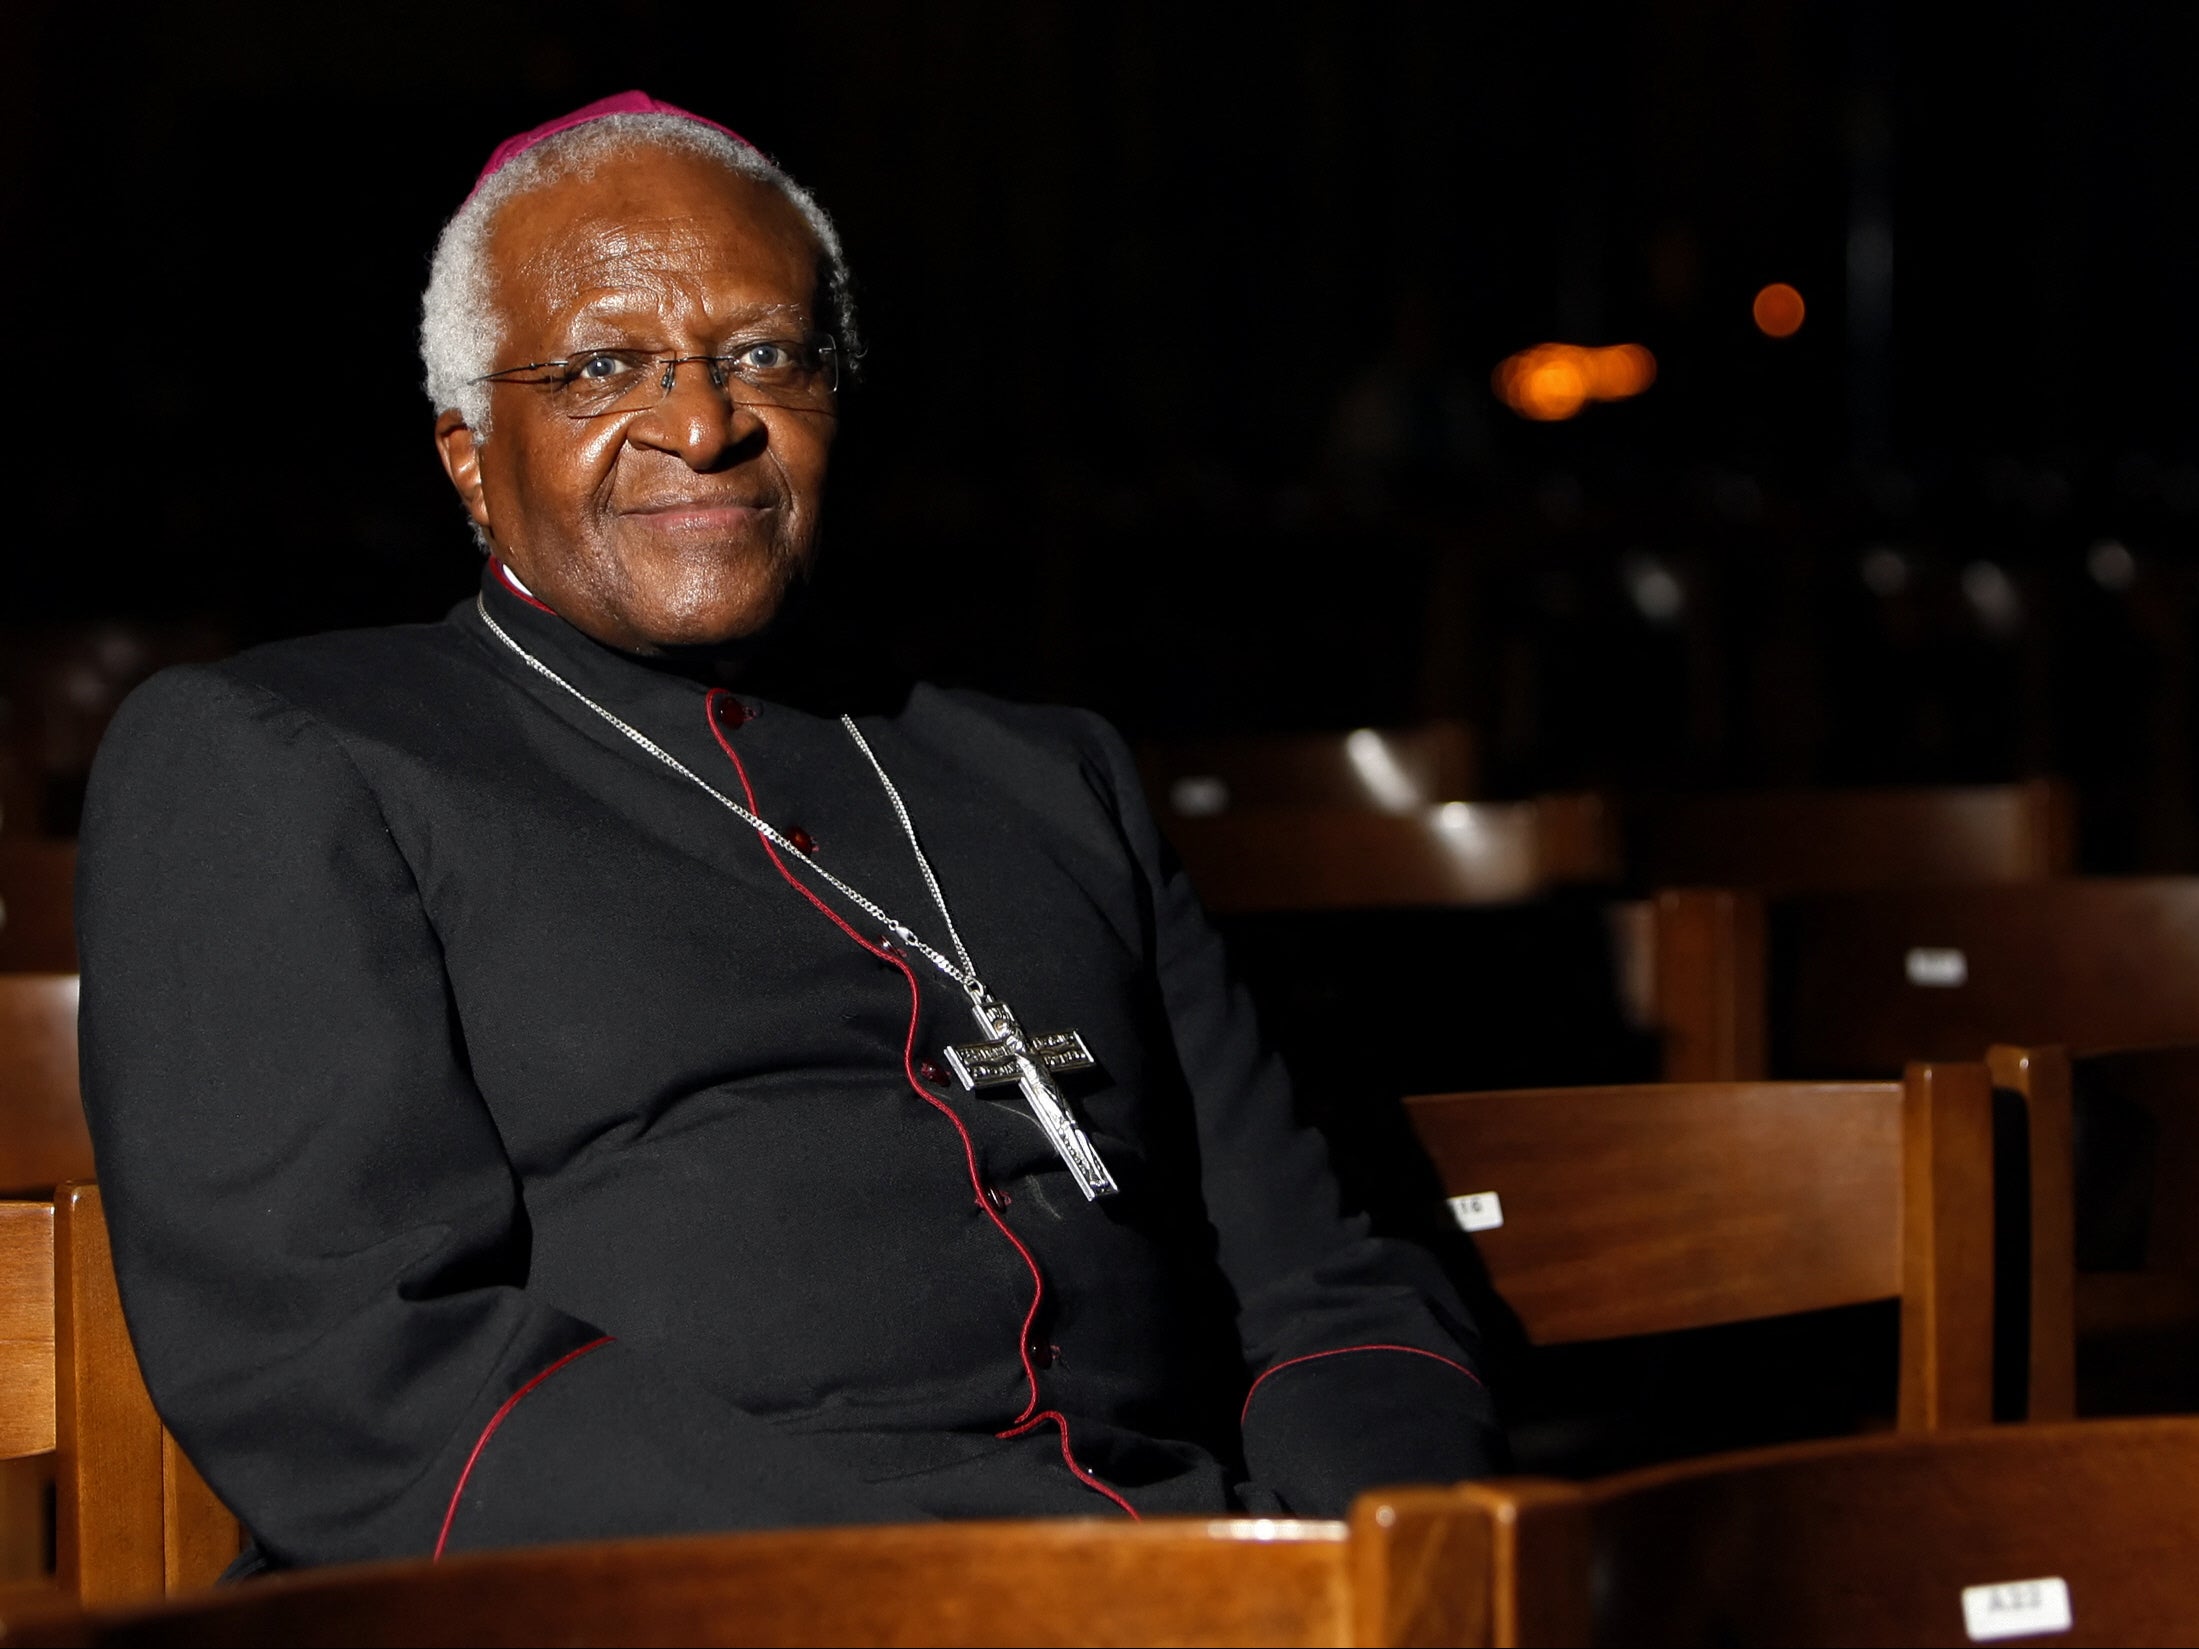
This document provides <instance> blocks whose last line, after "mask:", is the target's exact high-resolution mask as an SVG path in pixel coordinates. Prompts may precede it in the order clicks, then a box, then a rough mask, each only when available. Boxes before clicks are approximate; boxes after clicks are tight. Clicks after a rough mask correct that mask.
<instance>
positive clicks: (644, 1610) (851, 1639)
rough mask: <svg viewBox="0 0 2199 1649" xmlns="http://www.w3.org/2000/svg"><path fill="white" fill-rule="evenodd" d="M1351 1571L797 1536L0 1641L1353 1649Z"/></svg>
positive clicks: (1085, 1543) (1319, 1564)
mask: <svg viewBox="0 0 2199 1649" xmlns="http://www.w3.org/2000/svg"><path fill="white" fill-rule="evenodd" d="M1351 1556H1352V1547H1351V1545H1350V1543H1349V1542H1348V1541H1347V1540H1346V1538H1345V1526H1344V1525H1343V1524H1341V1523H1302V1522H1289V1521H1282V1520H1272V1519H1251V1518H1214V1519H1211V1520H1210V1519H1206V1518H1154V1519H1150V1520H1148V1521H1146V1522H1143V1523H1127V1522H1123V1521H1120V1520H1117V1521H1113V1522H1103V1521H1099V1520H1086V1519H1081V1518H1080V1519H1048V1520H1043V1521H1032V1522H1019V1523H937V1524H926V1525H921V1526H915V1527H889V1528H868V1529H865V1528H848V1529H802V1530H787V1531H784V1532H775V1533H767V1534H744V1535H719V1536H713V1537H702V1538H680V1539H668V1540H637V1541H616V1542H606V1543H603V1544H600V1545H588V1546H563V1547H555V1546H553V1547H536V1548H533V1549H531V1550H523V1551H509V1552H490V1553H469V1554H467V1555H464V1556H460V1557H454V1558H451V1559H449V1560H447V1561H445V1562H443V1563H440V1564H428V1563H421V1562H414V1563H390V1564H371V1565H359V1566H356V1567H345V1568H332V1569H322V1570H318V1571H307V1572H303V1573H299V1574H293V1575H276V1576H271V1577H268V1578H265V1579H260V1580H255V1581H253V1582H252V1583H251V1584H250V1585H248V1586H238V1587H234V1588H229V1589H225V1590H223V1591H220V1592H216V1593H212V1594H209V1595H207V1596H204V1597H201V1598H197V1599H194V1600H191V1601H189V1602H179V1603H175V1604H171V1605H168V1606H166V1607H163V1608H156V1609H152V1610H148V1611H144V1612H141V1613H137V1614H134V1615H128V1616H120V1617H111V1618H109V1619H106V1620H101V1619H98V1618H94V1619H92V1620H88V1621H86V1620H70V1619H66V1618H63V1619H58V1620H48V1621H45V1622H37V1621H35V1620H28V1621H25V1622H24V1623H23V1624H22V1625H19V1626H17V1627H15V1628H13V1629H11V1630H10V1631H8V1632H7V1634H6V1636H5V1642H6V1643H8V1644H10V1645H14V1644H23V1643H49V1644H51V1643H75V1644H100V1643H136V1644H160V1643H231V1644H448V1643H467V1644H488V1645H494V1644H523V1645H532V1644H538V1643H591V1644H661V1643H693V1644H819V1645H827V1644H833V1645H836V1644H850V1643H857V1644H861V1643H894V1644H1146V1643H1174V1644H1245V1643H1257V1644H1346V1643H1353V1642H1358V1641H1364V1640H1362V1639H1361V1638H1359V1637H1358V1635H1357V1633H1356V1629H1355V1627H1354V1624H1353V1621H1352V1618H1351V1610H1352V1605H1353V1592H1354V1589H1353V1585H1352V1576H1351V1572H1350V1562H1351ZM1480 1578H1481V1577H1480V1576H1478V1575H1474V1576H1469V1577H1467V1582H1466V1583H1467V1584H1469V1585H1471V1584H1474V1583H1476V1582H1478V1581H1479V1579H1480Z"/></svg>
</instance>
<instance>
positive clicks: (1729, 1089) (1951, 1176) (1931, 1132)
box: [1405, 1064, 1993, 1430]
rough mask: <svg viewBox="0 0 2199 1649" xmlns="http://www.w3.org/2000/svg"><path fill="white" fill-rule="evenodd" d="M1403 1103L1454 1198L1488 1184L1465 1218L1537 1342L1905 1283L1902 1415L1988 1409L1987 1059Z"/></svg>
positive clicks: (1918, 1418)
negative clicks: (1835, 1077)
mask: <svg viewBox="0 0 2199 1649" xmlns="http://www.w3.org/2000/svg"><path fill="white" fill-rule="evenodd" d="M1405 1105H1406V1111H1407V1113H1408V1115H1409V1116H1410V1118H1411V1121H1412V1126H1413V1131H1414V1133H1415V1134H1416V1135H1417V1136H1418V1137H1419V1139H1420V1142H1421V1145H1422V1147H1423V1148H1424V1149H1425V1150H1426V1152H1427V1154H1428V1157H1429V1159H1430V1161H1431V1162H1432V1163H1433V1164H1434V1165H1435V1169H1436V1172H1437V1175H1438V1177H1439V1178H1440V1180H1441V1182H1442V1186H1443V1190H1444V1193H1445V1195H1447V1196H1449V1197H1452V1198H1454V1199H1455V1198H1469V1197H1471V1198H1480V1199H1484V1200H1482V1201H1481V1202H1479V1203H1477V1204H1474V1205H1472V1206H1470V1207H1464V1208H1460V1214H1461V1218H1460V1223H1461V1224H1463V1225H1465V1226H1466V1227H1467V1228H1468V1229H1469V1230H1473V1231H1474V1239H1473V1240H1474V1245H1475V1248H1476V1250H1477V1251H1478V1253H1479V1255H1480V1258H1481V1261H1482V1263H1483V1265H1484V1266H1485V1267H1486V1268H1487V1271H1488V1276H1489V1281H1490V1284H1491V1285H1492V1287H1493V1288H1494V1289H1495V1291H1496V1293H1497V1294H1498V1295H1499V1296H1500V1297H1501V1298H1502V1300H1503V1301H1504V1303H1505V1305H1506V1306H1507V1307H1508V1308H1509V1309H1510V1310H1511V1311H1512V1312H1513V1314H1514V1315H1516V1316H1517V1318H1518V1319H1519V1323H1520V1327H1521V1329H1522V1330H1523V1331H1524V1333H1525V1335H1526V1337H1527V1339H1528V1341H1529V1342H1530V1343H1531V1344H1535V1345H1561V1344H1568V1343H1573V1342H1578V1341H1585V1340H1603V1339H1616V1338H1619V1337H1621V1336H1626V1335H1636V1334H1656V1333H1663V1332H1667V1331H1670V1330H1674V1329H1684V1328H1701V1327H1709V1326H1711V1325H1713V1324H1719V1323H1732V1322H1742V1321H1747V1320H1750V1319H1753V1318H1762V1317H1771V1316H1778V1315H1783V1314H1786V1313H1790V1312H1799V1311H1812V1310H1820V1309H1827V1308H1831V1307H1834V1306H1842V1305H1853V1304H1860V1303H1862V1302H1865V1301H1870V1300H1884V1299H1898V1300H1899V1301H1900V1302H1901V1349H1900V1372H1899V1411H1898V1412H1899V1423H1900V1424H1901V1426H1902V1427H1903V1428H1904V1429H1915V1430H1931V1429H1936V1428H1939V1427H1944V1426H1958V1425H1975V1424H1983V1423H1986V1422H1988V1421H1990V1420H1991V1418H1992V1403H1993V1389H1992V1388H1993V1132H1992V1092H1991V1086H1990V1082H1989V1080H1988V1078H1987V1075H1986V1071H1985V1067H1984V1066H1983V1065H1978V1064H1946V1065H1936V1066H1923V1065H1919V1066H1912V1067H1911V1068H1910V1069H1909V1071H1908V1073H1907V1074H1906V1075H1905V1077H1904V1078H1903V1080H1902V1081H1900V1082H1877V1083H1841V1084H1836V1083H1665V1084H1655V1085H1648V1086H1639V1087H1619V1088H1544V1089H1523V1090H1515V1091H1511V1092H1503V1093H1465V1094H1432V1095H1418V1096H1415V1097H1413V1098H1410V1099H1408V1100H1407V1101H1406V1102H1405ZM1453 1206H1454V1207H1455V1208H1456V1207H1459V1206H1460V1205H1459V1204H1457V1203H1455V1202H1454V1205H1453ZM1477 1210H1478V1212H1477ZM1477 1220H1479V1221H1481V1222H1482V1224H1481V1228H1479V1229H1476V1221H1477Z"/></svg>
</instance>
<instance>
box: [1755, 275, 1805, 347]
mask: <svg viewBox="0 0 2199 1649" xmlns="http://www.w3.org/2000/svg"><path fill="white" fill-rule="evenodd" d="M1749 313H1750V314H1751V315H1753V316H1755V317H1756V330H1757V331H1759V332H1761V333H1763V335H1764V336H1765V337H1767V338H1791V337H1793V336H1794V335H1795V334H1796V333H1797V332H1799V331H1801V330H1802V317H1803V315H1804V313H1806V311H1805V310H1804V309H1803V306H1802V294H1801V293H1799V292H1797V291H1796V290H1795V289H1794V288H1793V287H1791V286H1789V285H1788V284H1787V283H1786V282H1785V281H1773V282H1772V283H1771V285H1769V286H1767V287H1765V288H1764V290H1763V291H1761V292H1759V293H1757V294H1756V301H1755V302H1754V303H1753V304H1751V305H1750V306H1749Z"/></svg>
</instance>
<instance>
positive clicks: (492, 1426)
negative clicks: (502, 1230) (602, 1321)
mask: <svg viewBox="0 0 2199 1649" xmlns="http://www.w3.org/2000/svg"><path fill="white" fill-rule="evenodd" d="M610 1343H611V1336H610V1335H608V1334H606V1335H604V1336H603V1337H602V1338H600V1339H595V1340H590V1341H589V1342H588V1343H587V1344H586V1345H584V1346H575V1347H574V1348H573V1349H572V1350H571V1351H568V1352H567V1353H565V1355H564V1356H562V1357H560V1358H559V1359H558V1360H557V1361H556V1362H554V1363H552V1364H551V1365H550V1366H549V1367H548V1368H546V1369H544V1370H543V1371H542V1372H541V1373H539V1374H537V1375H536V1376H535V1377H534V1378H533V1379H532V1380H529V1381H528V1382H527V1383H526V1384H525V1385H523V1386H521V1387H520V1388H519V1389H518V1390H517V1391H515V1392H513V1393H512V1394H511V1395H510V1396H509V1397H507V1398H505V1399H504V1402H503V1406H502V1407H500V1408H499V1409H498V1410H497V1411H496V1412H495V1413H494V1414H492V1415H490V1416H489V1423H488V1424H487V1425H485V1426H483V1427H482V1428H481V1435H480V1436H479V1437H476V1438H475V1439H474V1440H473V1453H471V1454H469V1455H467V1456H466V1464H465V1467H464V1469H462V1470H461V1471H460V1472H459V1474H458V1486H457V1487H456V1488H454V1489H452V1490H451V1492H450V1504H449V1505H448V1506H446V1507H445V1508H444V1509H443V1530H442V1533H440V1534H438V1535H437V1536H436V1537H435V1555H434V1556H433V1557H431V1558H429V1559H428V1561H429V1562H430V1563H440V1562H442V1561H443V1548H444V1546H446V1545H447V1544H449V1542H450V1527H451V1525H452V1524H453V1523H455V1522H457V1521H458V1502H459V1500H460V1498H461V1497H462V1496H463V1495H464V1494H465V1492H466V1479H468V1478H469V1477H471V1476H473V1467H474V1462H475V1461H477V1460H479V1459H480V1458H481V1451H482V1450H483V1449H485V1448H487V1447H488V1446H489V1439H490V1438H492V1437H494V1436H495V1435H496V1428H497V1427H498V1426H501V1425H502V1424H503V1423H504V1416H506V1415H507V1414H509V1413H511V1411H512V1410H513V1409H515V1408H517V1407H518V1406H519V1400H520V1398H522V1397H524V1396H526V1395H527V1393H528V1392H530V1391H532V1390H534V1388H535V1387H536V1386H539V1385H540V1384H542V1382H543V1381H545V1380H547V1379H548V1378H549V1377H550V1376H551V1375H553V1374H555V1373H556V1372H557V1371H558V1370H559V1369H561V1368H563V1367H564V1366H565V1365H566V1364H567V1363H570V1362H572V1361H574V1360H575V1359H576V1358H580V1357H585V1356H587V1355H588V1353H589V1352H591V1351H593V1350H595V1349H596V1347H598V1346H607V1345H609V1344H610Z"/></svg>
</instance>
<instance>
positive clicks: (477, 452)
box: [435, 407, 496, 543]
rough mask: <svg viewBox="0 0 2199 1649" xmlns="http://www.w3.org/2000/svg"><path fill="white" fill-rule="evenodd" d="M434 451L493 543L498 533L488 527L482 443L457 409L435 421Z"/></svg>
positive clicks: (474, 518) (476, 523) (485, 534)
mask: <svg viewBox="0 0 2199 1649" xmlns="http://www.w3.org/2000/svg"><path fill="white" fill-rule="evenodd" d="M435 450H436V453H437V455H438V456H440V457H441V458H442V460H443V473H444V474H445V475H447V476H449V477H450V484H451V485H452V486H454V487H456V488H457V489H458V497H459V499H460V501H461V502H462V503H464V505H465V506H466V513H467V514H468V515H470V516H472V517H473V524H474V525H475V526H476V527H478V528H479V529H480V530H481V534H482V536H483V537H485V538H487V539H488V540H489V541H490V542H491V543H494V542H495V541H496V529H495V528H494V527H493V526H491V525H490V523H489V501H488V499H487V497H485V496H484V495H483V493H482V491H481V439H480V437H478V436H476V435H475V434H474V432H473V426H472V425H470V424H468V423H467V422H466V420H465V417H464V416H463V415H462V414H461V413H460V412H459V411H458V410H457V409H456V408H455V407H453V408H450V409H448V410H446V411H445V412H443V413H441V414H440V415H439V416H438V417H437V418H436V420H435Z"/></svg>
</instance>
